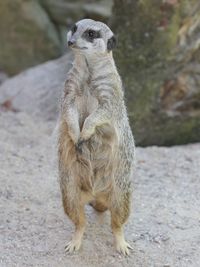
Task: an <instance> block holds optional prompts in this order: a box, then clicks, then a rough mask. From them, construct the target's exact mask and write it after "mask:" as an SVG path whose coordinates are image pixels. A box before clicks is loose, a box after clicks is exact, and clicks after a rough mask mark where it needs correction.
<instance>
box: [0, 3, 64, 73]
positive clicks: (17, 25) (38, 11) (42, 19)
mask: <svg viewBox="0 0 200 267" xmlns="http://www.w3.org/2000/svg"><path fill="white" fill-rule="evenodd" d="M0 34H1V42H0V70H3V71H5V72H7V73H9V74H15V73H17V72H19V71H21V70H23V69H26V68H27V67H30V66H33V65H36V64H38V63H41V62H44V61H46V60H48V59H51V58H55V57H58V56H59V55H60V53H61V52H60V40H59V35H58V33H57V30H56V28H55V26H54V24H53V23H52V22H51V20H50V19H49V17H48V15H47V13H46V12H45V10H44V9H43V8H42V7H41V6H40V4H39V3H38V1H37V0H26V1H24V0H15V1H13V0H6V1H0Z"/></svg>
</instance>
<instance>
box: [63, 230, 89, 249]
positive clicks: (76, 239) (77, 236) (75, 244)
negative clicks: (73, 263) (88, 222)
mask: <svg viewBox="0 0 200 267" xmlns="http://www.w3.org/2000/svg"><path fill="white" fill-rule="evenodd" d="M84 229H85V228H81V229H79V230H77V231H76V232H75V233H74V236H73V238H72V240H71V241H70V242H69V243H67V245H66V246H65V252H66V253H72V252H74V251H78V250H79V249H80V247H81V243H82V237H83V233H84Z"/></svg>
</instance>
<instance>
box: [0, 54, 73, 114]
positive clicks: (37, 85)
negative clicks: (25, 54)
mask: <svg viewBox="0 0 200 267" xmlns="http://www.w3.org/2000/svg"><path fill="white" fill-rule="evenodd" d="M71 60H72V55H71V54H66V55H65V56H63V57H61V58H59V59H57V60H52V61H49V62H46V63H43V64H41V65H39V66H36V67H33V68H30V69H28V70H26V71H24V72H22V73H20V74H18V75H17V76H15V77H13V78H11V79H8V80H6V81H5V82H4V83H3V84H2V86H0V103H4V102H5V101H7V100H11V101H12V105H13V108H14V109H17V110H19V111H25V112H28V113H29V114H33V115H35V116H39V117H42V118H44V119H55V118H56V116H57V111H58V108H57V104H58V100H59V97H60V95H61V90H62V89H63V87H64V82H65V80H66V74H67V72H68V70H69V68H70V66H71Z"/></svg>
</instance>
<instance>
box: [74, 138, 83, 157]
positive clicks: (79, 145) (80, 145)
mask: <svg viewBox="0 0 200 267" xmlns="http://www.w3.org/2000/svg"><path fill="white" fill-rule="evenodd" d="M84 142H85V141H84V140H83V139H82V138H79V139H78V142H77V143H76V151H77V152H79V153H80V154H82V153H83V150H82V148H83V143H84Z"/></svg>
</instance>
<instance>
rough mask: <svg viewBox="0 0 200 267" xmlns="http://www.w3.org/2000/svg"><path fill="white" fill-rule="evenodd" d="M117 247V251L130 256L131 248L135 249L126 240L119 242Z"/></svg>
mask: <svg viewBox="0 0 200 267" xmlns="http://www.w3.org/2000/svg"><path fill="white" fill-rule="evenodd" d="M116 248H117V251H118V252H119V253H121V254H123V255H124V256H129V255H130V250H133V248H132V247H131V246H130V245H129V244H128V243H127V242H126V241H124V242H122V243H120V244H117V246H116Z"/></svg>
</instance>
